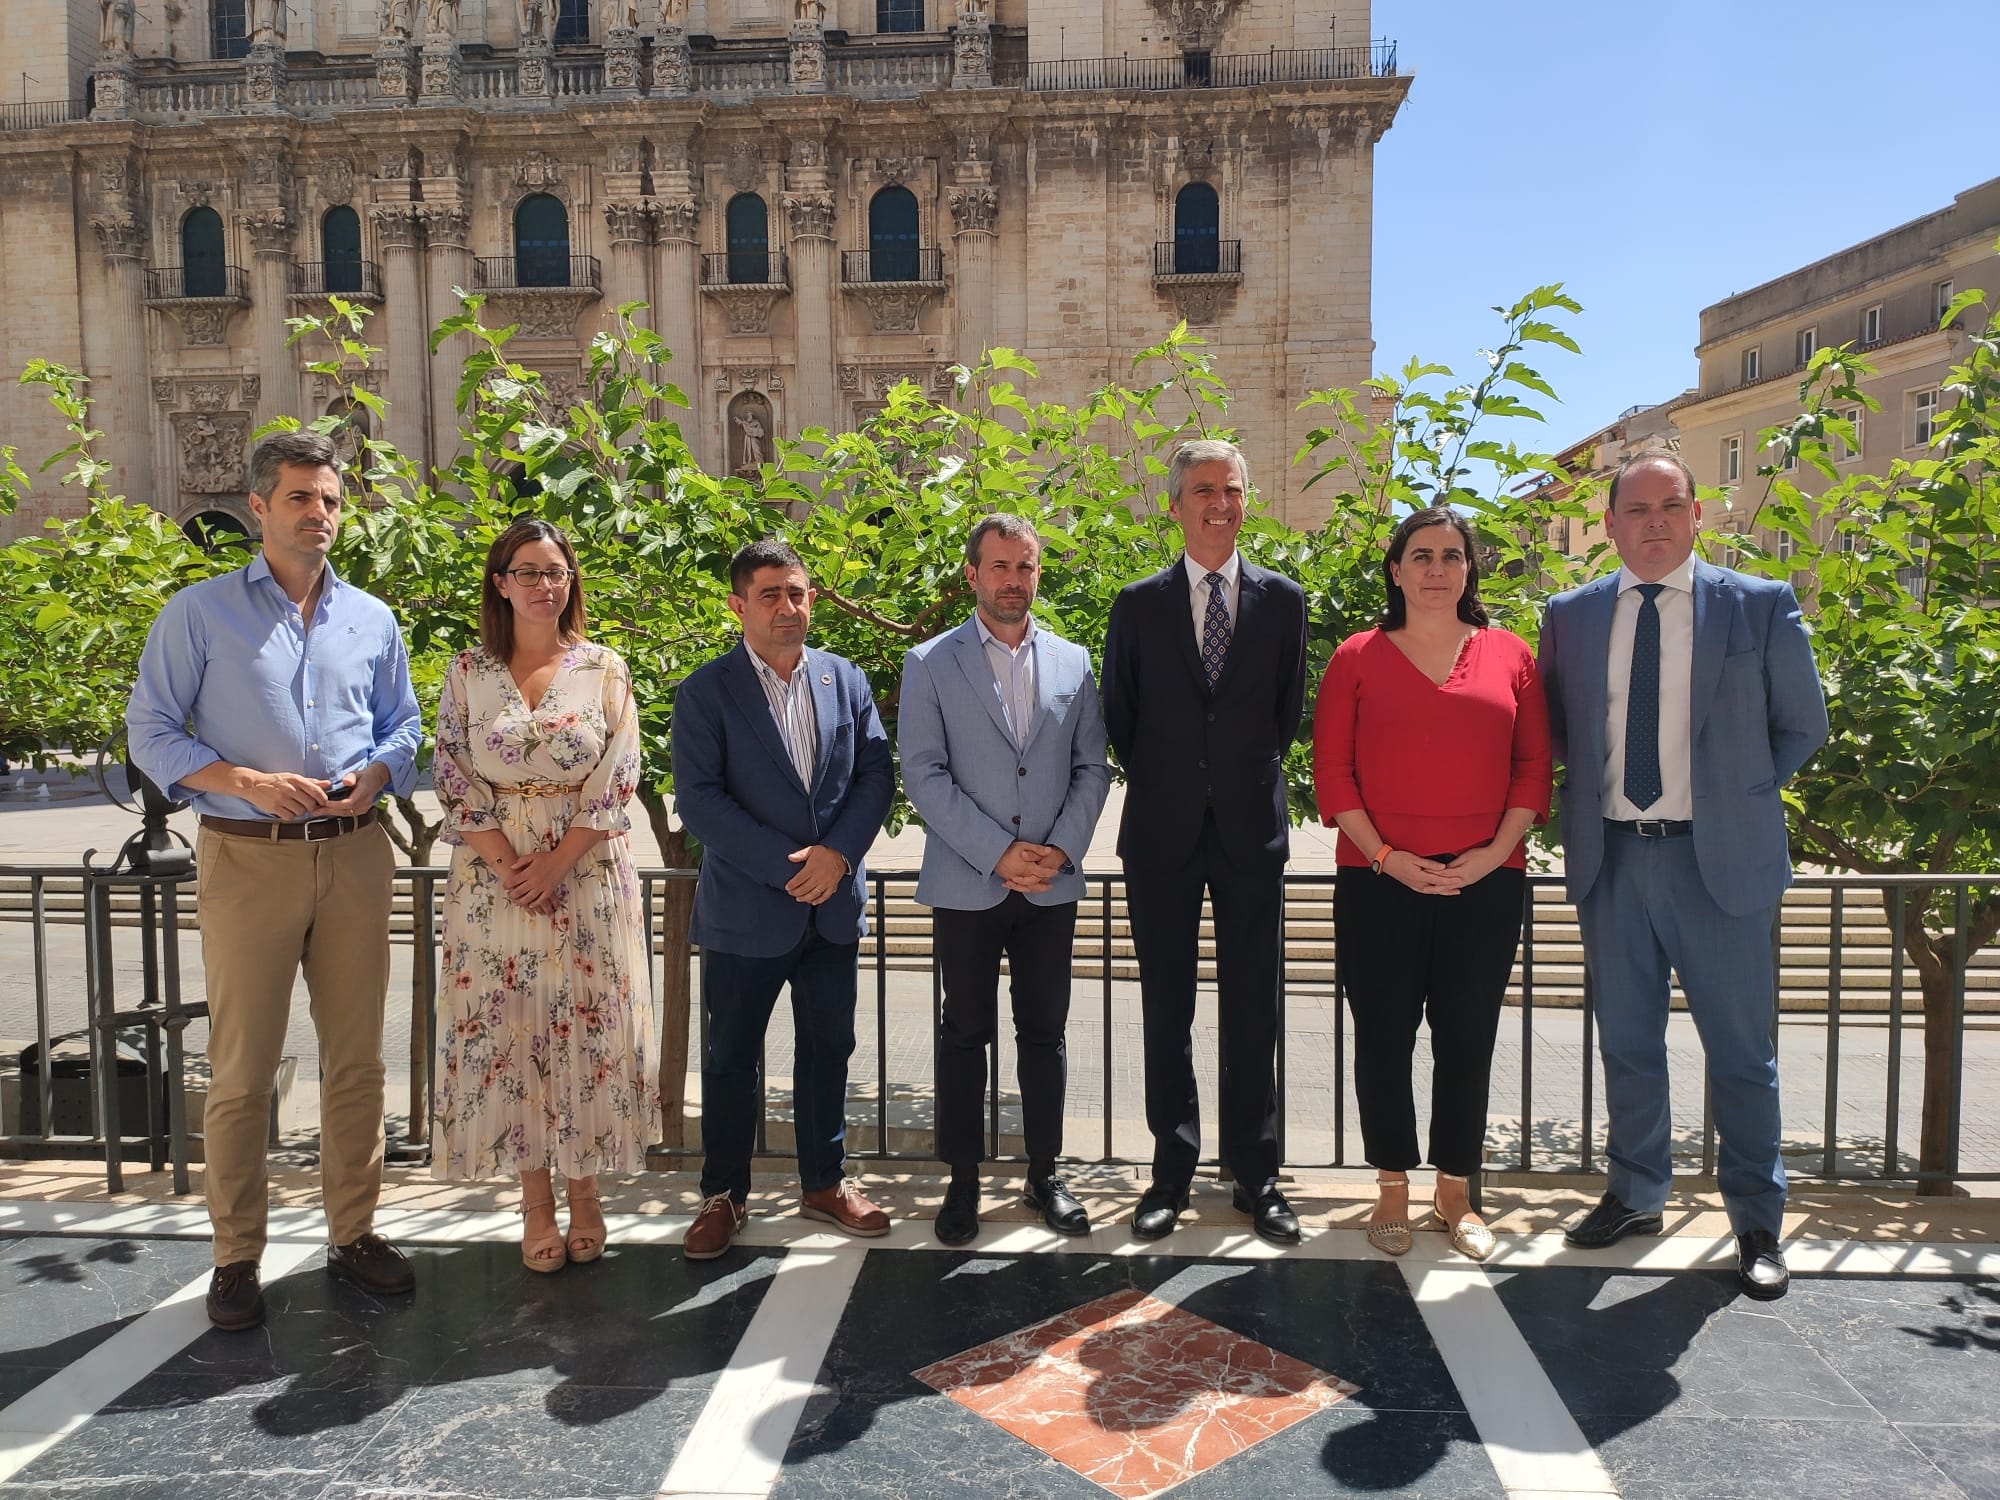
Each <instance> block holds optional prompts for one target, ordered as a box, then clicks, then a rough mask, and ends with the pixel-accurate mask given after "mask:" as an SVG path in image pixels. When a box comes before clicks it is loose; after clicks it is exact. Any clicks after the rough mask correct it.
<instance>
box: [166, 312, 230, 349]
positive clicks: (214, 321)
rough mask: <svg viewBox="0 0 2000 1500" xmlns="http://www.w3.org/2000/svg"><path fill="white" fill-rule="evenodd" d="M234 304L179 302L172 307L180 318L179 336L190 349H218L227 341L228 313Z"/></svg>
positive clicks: (175, 314)
mask: <svg viewBox="0 0 2000 1500" xmlns="http://www.w3.org/2000/svg"><path fill="white" fill-rule="evenodd" d="M235 310H236V305H235V304H234V303H229V302H217V301H207V300H205V301H202V302H185V301H184V302H181V303H179V304H177V305H176V306H175V307H174V308H173V313H174V316H175V317H177V318H179V319H180V324H181V338H182V340H183V341H184V342H185V343H186V344H187V346H188V347H189V348H191V349H219V348H221V347H222V346H223V345H224V344H226V343H228V342H229V315H230V313H232V312H234V311H235Z"/></svg>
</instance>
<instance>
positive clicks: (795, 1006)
mask: <svg viewBox="0 0 2000 1500" xmlns="http://www.w3.org/2000/svg"><path fill="white" fill-rule="evenodd" d="M860 948H861V945H860V944H859V943H833V942H828V941H827V940H826V939H825V938H824V937H822V936H820V932H819V928H818V927H817V926H815V925H814V924H812V923H810V922H809V923H807V924H806V933H805V936H804V937H803V938H801V939H800V940H799V942H798V944H797V946H795V947H794V948H793V949H792V950H791V952H789V953H782V954H779V955H778V956H777V957H776V958H751V957H749V956H747V955H745V954H741V953H718V952H716V951H715V950H713V949H707V950H705V951H704V952H703V953H702V956H701V1003H702V1008H703V1010H704V1011H705V1012H706V1013H707V1015H708V1051H707V1053H706V1054H705V1055H704V1056H703V1058H702V1062H701V1149H702V1163H701V1192H702V1196H703V1197H704V1198H706V1197H710V1196H712V1195H713V1194H716V1193H722V1192H726V1193H728V1194H729V1195H730V1197H732V1198H734V1199H736V1201H737V1202H739V1203H740V1202H742V1201H743V1200H744V1199H745V1198H746V1197H748V1196H749V1194H750V1155H751V1152H752V1151H753V1150H754V1149H755V1147H756V1143H757V1110H758V1086H759V1084H760V1083H761V1082H762V1081H763V1071H764V1069H763V1061H762V1058H763V1050H764V1032H765V1029H766V1028H767V1027H768V1026H769V1025H770V1024H771V1007H772V1006H773V1005H775V1004H777V1001H778V991H779V990H781V989H783V988H784V987H785V986H786V985H787V984H790V985H791V987H792V1031H793V1036H794V1045H793V1061H792V1121H793V1125H794V1128H795V1130H796V1133H797V1136H798V1146H799V1182H800V1184H801V1185H802V1186H803V1187H804V1188H805V1190H806V1191H807V1192H809V1193H815V1192H819V1191H820V1190H821V1189H824V1188H830V1187H832V1186H833V1185H834V1184H835V1183H837V1182H839V1181H840V1175H841V1173H840V1168H841V1163H842V1161H843V1160H844V1159H845V1155H846V1152H845V1149H844V1142H845V1141H846V1138H847V1059H848V1058H849V1057H851V1056H853V1054H854V965H855V959H856V957H857V955H858V954H859V952H860Z"/></svg>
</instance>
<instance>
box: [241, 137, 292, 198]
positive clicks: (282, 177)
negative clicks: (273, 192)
mask: <svg viewBox="0 0 2000 1500" xmlns="http://www.w3.org/2000/svg"><path fill="white" fill-rule="evenodd" d="M250 181H251V182H252V183H254V184H255V185H256V186H258V187H267V188H275V189H277V190H278V191H279V192H281V193H289V192H290V191H291V189H292V164H291V162H289V161H288V160H286V159H285V157H283V156H282V155H280V154H279V153H278V152H277V151H276V150H266V149H264V148H262V147H261V146H260V147H258V148H257V149H255V150H254V151H253V152H252V153H251V156H250Z"/></svg>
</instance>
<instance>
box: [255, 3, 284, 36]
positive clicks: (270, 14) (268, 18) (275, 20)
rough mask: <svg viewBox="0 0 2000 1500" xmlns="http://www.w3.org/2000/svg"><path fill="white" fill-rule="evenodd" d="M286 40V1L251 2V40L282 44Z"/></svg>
mask: <svg viewBox="0 0 2000 1500" xmlns="http://www.w3.org/2000/svg"><path fill="white" fill-rule="evenodd" d="M284 39H285V0H250V40H251V41H252V42H282V41H284Z"/></svg>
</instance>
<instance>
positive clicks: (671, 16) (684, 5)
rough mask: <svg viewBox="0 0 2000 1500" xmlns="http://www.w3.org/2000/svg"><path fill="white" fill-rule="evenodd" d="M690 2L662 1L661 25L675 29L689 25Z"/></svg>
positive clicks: (678, 0) (686, 0) (677, 0)
mask: <svg viewBox="0 0 2000 1500" xmlns="http://www.w3.org/2000/svg"><path fill="white" fill-rule="evenodd" d="M687 18H688V0H660V25H661V26H663V27H675V26H685V25H687Z"/></svg>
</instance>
